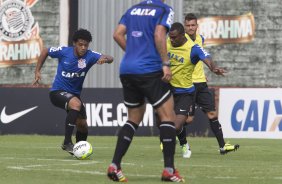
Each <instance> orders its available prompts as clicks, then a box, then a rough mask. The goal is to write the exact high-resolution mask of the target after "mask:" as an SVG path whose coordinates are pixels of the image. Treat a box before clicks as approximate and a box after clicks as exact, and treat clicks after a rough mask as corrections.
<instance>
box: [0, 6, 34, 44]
mask: <svg viewBox="0 0 282 184" xmlns="http://www.w3.org/2000/svg"><path fill="white" fill-rule="evenodd" d="M0 18H1V22H0V33H1V35H2V38H3V39H4V40H9V41H18V40H22V39H23V38H24V37H29V35H27V34H30V33H29V31H30V30H31V27H32V25H33V23H34V19H33V16H32V14H31V11H30V9H29V8H28V7H27V6H26V4H25V3H24V2H22V1H19V0H10V1H5V2H4V3H3V4H1V8H0Z"/></svg>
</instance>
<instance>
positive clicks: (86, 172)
mask: <svg viewBox="0 0 282 184" xmlns="http://www.w3.org/2000/svg"><path fill="white" fill-rule="evenodd" d="M7 168H8V169H15V170H25V171H51V172H67V173H75V174H90V175H101V176H104V175H106V173H105V172H100V171H79V170H73V169H38V168H27V167H19V166H9V167H7ZM126 176H133V177H150V178H159V177H160V175H145V174H132V173H126ZM201 177H203V176H201ZM186 178H187V179H193V178H197V177H196V176H188V177H186ZM207 178H213V179H222V180H226V179H234V180H235V179H238V177H233V176H225V177H219V176H216V177H207ZM250 178H251V179H258V180H261V179H265V177H250ZM273 179H276V180H282V176H281V177H274V178H273Z"/></svg>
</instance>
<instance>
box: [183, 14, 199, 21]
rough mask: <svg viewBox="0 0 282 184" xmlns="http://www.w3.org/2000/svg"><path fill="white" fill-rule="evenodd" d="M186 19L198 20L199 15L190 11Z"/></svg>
mask: <svg viewBox="0 0 282 184" xmlns="http://www.w3.org/2000/svg"><path fill="white" fill-rule="evenodd" d="M185 20H187V21H190V20H196V21H197V17H196V15H194V14H193V13H188V14H187V15H186V16H185Z"/></svg>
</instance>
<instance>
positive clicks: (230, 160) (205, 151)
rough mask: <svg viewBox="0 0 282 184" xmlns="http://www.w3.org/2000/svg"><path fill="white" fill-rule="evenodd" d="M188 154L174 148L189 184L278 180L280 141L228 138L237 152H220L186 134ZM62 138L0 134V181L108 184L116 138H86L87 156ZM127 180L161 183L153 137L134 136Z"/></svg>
mask: <svg viewBox="0 0 282 184" xmlns="http://www.w3.org/2000/svg"><path fill="white" fill-rule="evenodd" d="M188 139H189V141H190V144H191V147H192V157H191V158H190V159H183V158H182V157H181V150H180V148H179V146H178V145H177V147H176V155H175V164H176V167H177V168H178V170H179V171H180V174H181V175H182V176H183V177H184V178H185V180H186V183H189V184H226V183H228V184H279V183H282V158H281V156H282V154H281V153H282V148H281V140H263V139H256V140H254V139H230V140H229V141H230V142H231V143H238V144H240V148H239V150H238V151H237V152H231V153H228V154H227V155H220V154H219V152H218V147H217V142H216V139H215V138H188ZM62 140H63V137H61V136H38V135H32V136H31V135H15V136H14V135H13V136H12V135H4V136H0V183H1V184H2V183H3V184H5V183H9V184H38V183H40V184H45V183H46V184H49V183H51V184H77V183H83V184H84V183H97V184H102V183H113V182H111V181H110V180H108V178H107V177H106V170H107V167H108V165H109V164H110V162H111V159H112V156H113V152H114V148H115V143H116V137H102V136H101V137H94V136H90V137H89V139H88V141H89V142H90V143H91V144H92V146H93V147H94V154H93V155H92V157H91V158H90V160H76V159H75V158H73V157H72V156H70V155H69V154H68V153H66V152H65V151H62V150H61V148H60V145H61V142H62ZM122 168H123V172H124V174H125V175H126V176H127V178H128V179H129V183H140V184H141V183H142V184H144V183H148V184H154V183H162V182H161V181H160V175H161V171H162V169H163V160H162V153H161V151H160V149H159V139H158V137H135V138H134V140H133V142H132V144H131V147H130V148H129V151H128V153H127V154H126V156H125V157H124V159H123V164H122Z"/></svg>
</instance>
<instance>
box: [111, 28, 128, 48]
mask: <svg viewBox="0 0 282 184" xmlns="http://www.w3.org/2000/svg"><path fill="white" fill-rule="evenodd" d="M125 34H126V27H125V26H124V25H123V24H119V25H118V26H117V28H116V30H115V32H114V35H113V38H114V40H115V41H116V42H117V44H118V45H119V46H120V48H122V50H123V51H125V48H126V39H125Z"/></svg>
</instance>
